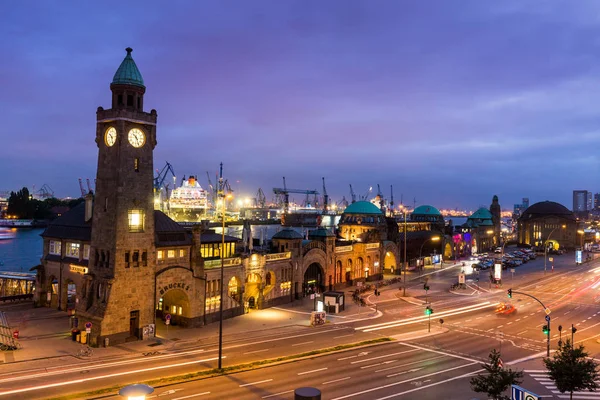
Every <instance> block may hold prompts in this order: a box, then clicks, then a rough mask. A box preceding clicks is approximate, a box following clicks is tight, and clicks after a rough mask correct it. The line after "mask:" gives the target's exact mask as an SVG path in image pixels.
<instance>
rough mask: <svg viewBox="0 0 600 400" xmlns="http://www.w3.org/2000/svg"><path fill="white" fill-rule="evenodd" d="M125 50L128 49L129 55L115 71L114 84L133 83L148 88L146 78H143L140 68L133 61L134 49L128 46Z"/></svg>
mask: <svg viewBox="0 0 600 400" xmlns="http://www.w3.org/2000/svg"><path fill="white" fill-rule="evenodd" d="M125 51H127V55H126V56H125V58H124V59H123V62H121V65H120V66H119V69H117V72H115V76H114V77H113V80H112V84H113V85H133V86H140V87H143V88H146V86H144V78H142V74H141V73H140V70H139V69H138V67H137V65H135V61H133V58H132V57H131V52H132V51H133V49H132V48H131V47H128V48H126V49H125Z"/></svg>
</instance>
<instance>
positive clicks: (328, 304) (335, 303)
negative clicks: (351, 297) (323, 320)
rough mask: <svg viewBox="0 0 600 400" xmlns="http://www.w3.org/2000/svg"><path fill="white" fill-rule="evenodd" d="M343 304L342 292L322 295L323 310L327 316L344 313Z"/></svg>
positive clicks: (343, 296)
mask: <svg viewBox="0 0 600 400" xmlns="http://www.w3.org/2000/svg"><path fill="white" fill-rule="evenodd" d="M345 303H346V302H345V295H344V292H325V293H323V306H324V307H323V309H324V310H325V311H327V312H328V313H329V314H337V313H339V312H342V311H344V307H345Z"/></svg>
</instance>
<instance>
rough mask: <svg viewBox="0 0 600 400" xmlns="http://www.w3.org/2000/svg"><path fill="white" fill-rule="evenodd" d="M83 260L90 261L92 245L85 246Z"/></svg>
mask: <svg viewBox="0 0 600 400" xmlns="http://www.w3.org/2000/svg"><path fill="white" fill-rule="evenodd" d="M83 259H84V260H89V259H90V245H89V244H84V245H83Z"/></svg>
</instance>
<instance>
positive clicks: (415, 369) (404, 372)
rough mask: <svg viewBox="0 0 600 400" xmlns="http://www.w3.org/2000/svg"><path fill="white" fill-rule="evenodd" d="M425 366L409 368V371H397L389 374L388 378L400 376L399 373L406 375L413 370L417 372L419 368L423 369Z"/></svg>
mask: <svg viewBox="0 0 600 400" xmlns="http://www.w3.org/2000/svg"><path fill="white" fill-rule="evenodd" d="M423 368H424V367H421V368H413V369H409V370H408V371H402V372H396V373H395V374H391V375H388V376H387V377H388V378H391V377H394V376H399V375H406V374H410V373H411V372H417V371H419V370H422V369H423Z"/></svg>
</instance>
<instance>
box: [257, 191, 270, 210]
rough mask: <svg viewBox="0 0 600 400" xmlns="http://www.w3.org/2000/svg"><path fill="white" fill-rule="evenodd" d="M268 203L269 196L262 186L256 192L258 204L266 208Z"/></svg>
mask: <svg viewBox="0 0 600 400" xmlns="http://www.w3.org/2000/svg"><path fill="white" fill-rule="evenodd" d="M266 205H267V197H266V196H265V193H264V192H263V190H262V189H261V188H258V192H257V193H256V206H257V207H259V208H265V206H266Z"/></svg>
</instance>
